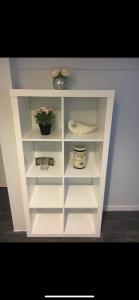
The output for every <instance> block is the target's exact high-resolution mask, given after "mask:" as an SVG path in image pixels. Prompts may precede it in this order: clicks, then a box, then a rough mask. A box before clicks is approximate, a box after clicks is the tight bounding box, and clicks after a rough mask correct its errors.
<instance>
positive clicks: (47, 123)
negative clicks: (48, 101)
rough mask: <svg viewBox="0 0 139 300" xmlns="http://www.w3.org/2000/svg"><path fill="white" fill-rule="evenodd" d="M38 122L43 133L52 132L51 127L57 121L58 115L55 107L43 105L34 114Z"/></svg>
mask: <svg viewBox="0 0 139 300" xmlns="http://www.w3.org/2000/svg"><path fill="white" fill-rule="evenodd" d="M34 117H35V119H36V123H37V124H38V125H39V127H40V131H41V134H42V135H48V134H50V133H51V127H52V125H53V124H54V123H55V119H56V115H55V113H54V111H53V108H51V107H48V106H42V107H41V108H40V109H39V110H38V111H37V113H36V114H35V115H34Z"/></svg>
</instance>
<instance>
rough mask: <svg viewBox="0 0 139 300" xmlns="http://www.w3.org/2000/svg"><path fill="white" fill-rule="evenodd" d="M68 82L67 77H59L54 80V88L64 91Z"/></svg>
mask: <svg viewBox="0 0 139 300" xmlns="http://www.w3.org/2000/svg"><path fill="white" fill-rule="evenodd" d="M66 83H67V80H66V78H65V77H62V76H59V77H56V78H53V87H54V88H55V89H56V90H64V89H65V88H66Z"/></svg>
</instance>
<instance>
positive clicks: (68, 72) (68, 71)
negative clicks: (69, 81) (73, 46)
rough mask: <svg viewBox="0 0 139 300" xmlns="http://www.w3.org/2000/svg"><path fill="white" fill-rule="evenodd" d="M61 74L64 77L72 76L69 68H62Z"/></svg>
mask: <svg viewBox="0 0 139 300" xmlns="http://www.w3.org/2000/svg"><path fill="white" fill-rule="evenodd" d="M60 73H61V75H62V76H64V77H69V76H70V70H69V68H67V67H62V68H61V70H60Z"/></svg>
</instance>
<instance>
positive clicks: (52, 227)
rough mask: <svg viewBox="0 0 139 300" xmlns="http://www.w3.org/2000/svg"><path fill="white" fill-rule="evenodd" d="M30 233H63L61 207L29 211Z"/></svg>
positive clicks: (39, 234)
mask: <svg viewBox="0 0 139 300" xmlns="http://www.w3.org/2000/svg"><path fill="white" fill-rule="evenodd" d="M30 215H31V220H32V226H31V234H32V235H38V236H41V235H57V234H58V235H59V234H62V233H63V213H62V209H44V210H39V209H38V210H36V211H35V212H34V211H31V212H30Z"/></svg>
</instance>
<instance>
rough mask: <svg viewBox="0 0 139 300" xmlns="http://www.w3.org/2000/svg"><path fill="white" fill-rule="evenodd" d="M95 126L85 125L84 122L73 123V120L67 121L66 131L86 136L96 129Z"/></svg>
mask: <svg viewBox="0 0 139 300" xmlns="http://www.w3.org/2000/svg"><path fill="white" fill-rule="evenodd" d="M96 128H97V127H96V125H94V124H87V123H84V122H75V121H73V120H69V121H68V129H69V130H70V131H71V132H72V133H74V134H77V135H82V134H87V133H90V132H92V131H94V130H95V129H96Z"/></svg>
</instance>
